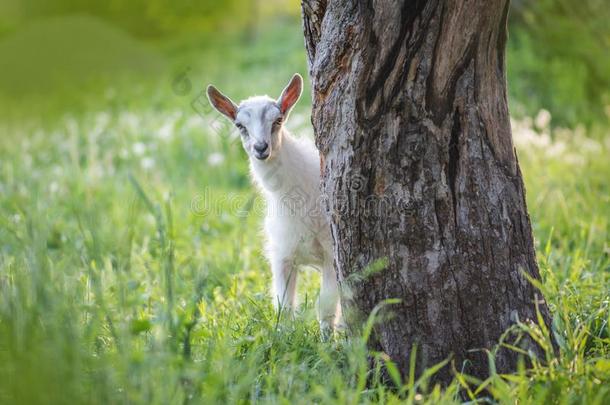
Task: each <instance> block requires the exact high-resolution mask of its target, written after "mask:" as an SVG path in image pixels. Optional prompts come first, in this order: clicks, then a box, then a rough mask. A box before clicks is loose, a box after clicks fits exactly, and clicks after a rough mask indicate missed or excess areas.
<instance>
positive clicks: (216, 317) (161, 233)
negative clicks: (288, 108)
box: [0, 0, 610, 405]
mask: <svg viewBox="0 0 610 405" xmlns="http://www.w3.org/2000/svg"><path fill="white" fill-rule="evenodd" d="M0 1H1V2H0V404H4V403H6V404H37V403H40V404H49V403H66V404H75V403H91V404H94V403H99V404H108V403H129V404H139V403H142V404H174V403H175V404H187V403H205V404H212V403H223V404H224V403H274V404H278V403H282V404H288V403H290V404H299V403H303V404H311V403H329V404H336V403H348V404H356V403H385V402H387V403H418V404H422V403H431V404H439V403H460V402H461V400H462V397H460V396H459V392H460V390H461V392H462V394H464V393H468V395H469V396H471V400H472V403H475V401H474V399H475V396H477V395H478V397H479V399H481V398H480V396H481V394H482V392H485V395H486V396H487V397H488V398H487V399H488V401H487V402H490V403H516V402H518V403H566V404H583V403H586V404H600V405H602V404H603V405H605V404H608V403H610V361H609V360H608V359H609V358H610V330H609V326H608V325H609V324H610V244H609V240H610V238H609V235H610V180H609V179H610V159H608V155H609V154H610V134H609V132H608V129H609V125H608V115H609V110H608V106H609V104H610V100H609V99H608V97H609V80H610V78H609V73H610V66H609V58H608V54H609V52H608V48H609V40H610V38H609V32H610V29H609V24H608V21H610V15H609V12H610V11H609V8H610V7H608V5H607V1H602V0H599V1H597V0H580V1H568V0H555V1H551V0H536V1H534V0H527V1H526V0H520V1H517V0H516V1H513V2H512V10H511V14H510V38H509V43H508V49H507V52H508V58H507V63H508V76H509V77H508V80H509V91H510V102H511V114H512V118H513V119H512V125H513V138H514V141H515V147H516V149H517V152H518V155H519V162H520V165H521V169H522V172H523V175H524V180H525V183H526V188H527V191H528V192H527V203H528V209H529V212H530V215H531V218H532V225H533V231H534V236H535V243H536V249H537V258H538V263H539V266H540V268H541V275H542V285H541V286H540V288H541V289H542V291H543V293H544V295H545V297H546V299H547V301H548V302H549V306H550V308H551V310H552V311H553V315H554V324H553V331H552V332H549V331H545V330H540V329H537V328H536V327H535V325H521V327H522V328H524V333H525V332H527V333H530V334H532V336H534V338H535V339H536V340H537V341H538V342H539V343H541V345H542V346H543V347H544V348H545V349H546V355H547V356H548V359H547V360H549V361H547V362H540V361H539V359H535V358H529V361H530V363H531V364H532V365H533V369H531V370H529V371H525V370H523V369H521V370H519V371H518V372H517V373H515V374H513V375H508V376H501V375H497V374H493V373H492V376H491V377H490V379H489V380H487V381H485V382H484V383H483V384H481V382H477V381H474V380H472V379H469V378H468V377H467V376H464V375H461V374H460V372H459V371H458V370H461V369H462V367H461V366H462V365H460V364H455V365H452V366H453V367H454V370H455V373H456V380H455V381H454V382H453V383H452V384H451V386H450V387H448V389H447V390H444V391H443V390H440V389H439V388H438V387H437V388H435V387H433V386H431V385H430V384H428V380H427V378H428V377H429V375H430V374H431V373H432V371H431V370H428V374H427V375H426V376H424V377H423V378H422V379H421V380H415V379H412V380H410V379H405V380H400V378H399V377H396V375H395V374H393V376H394V377H396V378H397V380H398V381H395V384H396V385H397V386H398V387H399V389H397V390H393V389H388V387H387V385H384V384H381V376H380V366H379V365H380V364H385V365H386V367H387V368H388V369H389V370H392V366H391V364H389V363H387V362H388V359H387V356H386V355H384V354H383V353H368V352H367V351H366V344H365V341H366V336H356V337H353V338H351V339H346V338H345V337H344V336H343V335H341V334H339V335H337V336H336V338H335V339H334V340H332V341H330V342H322V341H321V339H320V336H319V329H318V325H317V321H316V315H315V304H314V303H315V300H316V295H317V291H318V289H317V286H318V284H319V277H318V275H317V273H315V272H304V273H303V275H302V280H303V281H304V283H302V285H300V287H299V290H300V291H299V300H300V303H301V306H300V309H299V311H298V313H297V316H296V318H295V319H296V320H293V319H280V318H279V317H278V316H277V315H276V313H275V311H274V310H273V308H272V305H271V298H270V297H269V296H268V290H269V281H270V280H269V279H270V274H269V273H270V272H269V269H268V264H267V262H266V260H265V257H264V254H263V241H264V237H263V235H262V232H261V225H260V224H261V219H262V216H263V213H264V201H262V199H261V197H260V196H259V195H258V193H257V192H256V190H255V189H254V187H252V186H251V185H250V179H249V175H248V162H247V157H246V155H245V153H244V152H243V150H242V148H241V145H240V142H239V136H238V135H237V134H236V133H235V131H234V130H233V129H232V127H231V125H230V124H228V123H227V122H226V120H224V119H223V118H222V117H220V116H219V114H217V113H216V112H214V111H212V109H211V108H210V106H209V105H208V103H207V100H206V99H205V97H203V96H202V91H203V90H204V89H205V86H206V85H207V84H208V83H214V84H216V85H217V86H218V87H219V88H220V89H221V90H223V91H225V92H226V93H227V94H228V95H230V96H231V97H233V98H234V99H235V100H239V99H241V98H244V97H247V96H250V95H253V94H265V93H267V94H269V95H271V96H277V95H279V93H280V91H281V89H282V88H283V87H284V85H285V84H286V82H287V80H288V79H289V78H290V77H291V75H292V74H293V73H294V72H300V73H301V74H303V75H306V74H307V67H306V58H305V51H304V42H303V37H302V32H301V22H300V11H299V2H298V1H294V0H290V1H286V0H267V1H263V0H257V1H237V0H226V1H222V2H220V1H211V0H200V1H184V0H174V1H170V0H148V1H144V0H134V1H117V0H110V1H106V2H93V1H84V0H61V1H52V0H46V1H45V0H8V1H7V0H0ZM306 82H307V81H306ZM310 107H311V101H310V97H309V90H308V89H306V91H305V92H304V96H303V98H302V100H301V101H300V102H299V103H298V104H297V106H296V107H295V110H294V112H293V113H292V114H291V116H290V119H289V120H288V122H287V124H286V125H287V126H288V128H289V129H290V130H291V131H293V132H294V133H295V134H296V135H297V136H311V135H312V129H311V125H310V122H309V121H310V120H309V114H310V111H311V110H310ZM550 333H554V334H555V338H556V340H557V342H558V345H559V347H560V353H559V356H557V357H555V354H554V353H553V351H552V349H551V346H550V344H549V341H550V340H549V334H550ZM372 358H374V359H376V361H377V363H376V364H377V365H378V366H376V367H375V369H374V370H369V367H368V365H369V361H370V359H372ZM413 358H415V357H413ZM492 366H493V356H492V355H490V367H492ZM477 387H479V391H477ZM481 390H484V391H481Z"/></svg>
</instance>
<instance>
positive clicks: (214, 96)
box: [207, 84, 237, 121]
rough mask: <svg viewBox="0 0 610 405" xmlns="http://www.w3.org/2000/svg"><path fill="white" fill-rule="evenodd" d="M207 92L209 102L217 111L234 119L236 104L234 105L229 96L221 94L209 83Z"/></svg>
mask: <svg viewBox="0 0 610 405" xmlns="http://www.w3.org/2000/svg"><path fill="white" fill-rule="evenodd" d="M207 93H208V99H209V100H210V104H212V105H213V106H214V108H215V109H217V110H218V111H219V112H221V113H222V114H224V115H226V116H227V117H228V118H229V119H230V120H231V121H235V115H236V114H237V105H235V103H234V102H233V101H232V100H231V99H230V98H229V97H227V96H225V95H224V94H222V93H221V92H220V91H218V89H217V88H216V87H214V86H212V85H211V84H210V85H209V86H208V91H207Z"/></svg>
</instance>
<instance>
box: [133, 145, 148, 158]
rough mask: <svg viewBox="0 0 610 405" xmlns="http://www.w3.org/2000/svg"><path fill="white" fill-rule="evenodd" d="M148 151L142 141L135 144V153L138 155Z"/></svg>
mask: <svg viewBox="0 0 610 405" xmlns="http://www.w3.org/2000/svg"><path fill="white" fill-rule="evenodd" d="M145 152H146V145H144V144H143V143H142V142H137V143H134V144H133V153H134V155H136V156H142V155H143V154H144V153H145Z"/></svg>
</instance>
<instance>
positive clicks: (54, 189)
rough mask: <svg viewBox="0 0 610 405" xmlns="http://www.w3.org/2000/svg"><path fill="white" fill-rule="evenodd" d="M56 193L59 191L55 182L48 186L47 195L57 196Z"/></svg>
mask: <svg viewBox="0 0 610 405" xmlns="http://www.w3.org/2000/svg"><path fill="white" fill-rule="evenodd" d="M58 191H59V184H57V182H56V181H54V182H52V183H51V184H49V193H51V194H57V192H58Z"/></svg>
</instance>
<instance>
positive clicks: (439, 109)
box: [302, 0, 550, 381]
mask: <svg viewBox="0 0 610 405" xmlns="http://www.w3.org/2000/svg"><path fill="white" fill-rule="evenodd" d="M302 9H303V25H304V32H305V43H306V48H307V53H308V58H309V67H310V76H311V80H312V87H313V90H312V91H313V104H314V105H313V113H312V122H313V126H314V130H315V134H316V143H317V145H318V148H319V149H320V154H321V164H322V171H323V175H322V177H323V179H322V188H323V191H324V194H325V196H326V204H327V207H326V208H327V209H328V212H329V215H330V219H331V228H332V234H333V238H334V242H335V266H336V270H337V276H338V279H339V281H340V283H341V285H342V287H343V288H344V289H346V287H347V286H348V285H349V290H350V296H351V299H350V302H349V304H350V305H351V306H352V308H355V309H357V310H358V311H359V312H361V313H363V314H364V315H366V314H369V313H370V312H371V311H372V310H373V308H374V307H375V306H376V305H377V304H378V303H380V302H381V301H383V300H385V299H387V298H399V299H400V300H401V302H400V303H399V304H396V305H392V306H391V316H390V317H385V318H384V320H383V321H382V322H380V323H379V324H377V325H376V327H375V329H374V336H373V339H372V340H371V343H370V345H371V346H372V348H373V349H375V350H381V351H384V352H385V353H387V354H388V355H389V356H390V357H391V358H392V359H393V360H394V361H395V362H396V363H397V364H398V366H399V368H400V369H401V370H402V371H403V372H405V371H406V370H408V364H409V354H410V351H411V348H412V345H413V344H414V343H417V345H418V359H417V364H418V369H419V370H421V369H423V368H424V367H429V366H431V365H433V364H436V363H437V362H440V361H442V360H443V359H446V358H447V357H448V356H450V355H453V356H454V357H453V358H454V361H455V362H454V364H455V367H456V368H457V369H458V370H463V371H465V372H467V373H469V374H472V375H476V376H485V375H486V374H487V373H488V360H487V356H486V354H485V353H484V352H483V351H480V350H479V351H476V350H475V351H473V349H491V348H493V347H494V345H495V344H496V343H497V342H498V340H499V338H500V336H501V335H502V334H503V332H505V331H506V330H507V328H509V327H510V326H511V325H512V324H514V323H515V321H516V319H519V320H520V321H522V322H526V321H527V320H533V321H534V322H535V321H536V306H538V308H539V309H540V312H541V314H542V316H543V318H544V320H545V321H546V322H547V325H548V323H549V321H550V316H549V312H548V308H547V306H546V303H545V302H544V300H543V298H542V296H541V294H540V292H539V291H537V289H536V288H535V287H533V286H532V285H531V284H530V283H529V282H528V281H527V279H526V277H524V275H523V274H522V272H525V273H527V274H529V276H531V277H533V278H535V279H538V278H539V272H538V268H537V264H536V258H535V252H534V245H533V240H532V233H531V226H530V220H529V217H528V214H527V208H526V203H525V190H524V186H523V182H522V178H521V172H520V170H519V165H518V162H517V158H516V155H515V151H514V148H513V143H512V139H511V128H510V122H509V114H508V106H507V96H506V78H505V62H504V51H505V44H506V39H507V32H506V19H507V13H508V1H507V0H471V1H466V0H454V1H440V0H429V1H425V0H423V1H422V0H417V1H415V0H394V1H392V0H369V1H352V0H332V1H326V0H304V1H303V2H302ZM382 258H386V259H387V265H386V266H385V269H384V270H383V271H381V272H378V273H375V274H373V275H371V276H370V277H368V278H366V279H364V280H362V278H354V277H352V276H353V275H354V274H357V273H359V272H362V271H363V269H366V268H367V266H369V265H371V264H372V263H374V262H375V261H377V260H379V259H382ZM350 280H351V282H350ZM354 280H355V281H354ZM536 300H537V302H536ZM536 350H539V349H538V348H534V351H536ZM516 363H517V355H516V353H515V352H512V351H509V350H500V351H499V352H498V355H497V358H496V366H497V370H498V372H508V371H511V370H514V369H515V367H516ZM450 376H451V370H450V368H449V367H446V368H445V369H444V370H443V371H442V372H441V373H440V374H439V376H438V378H439V379H440V380H442V381H447V380H448V379H449V378H450Z"/></svg>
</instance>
